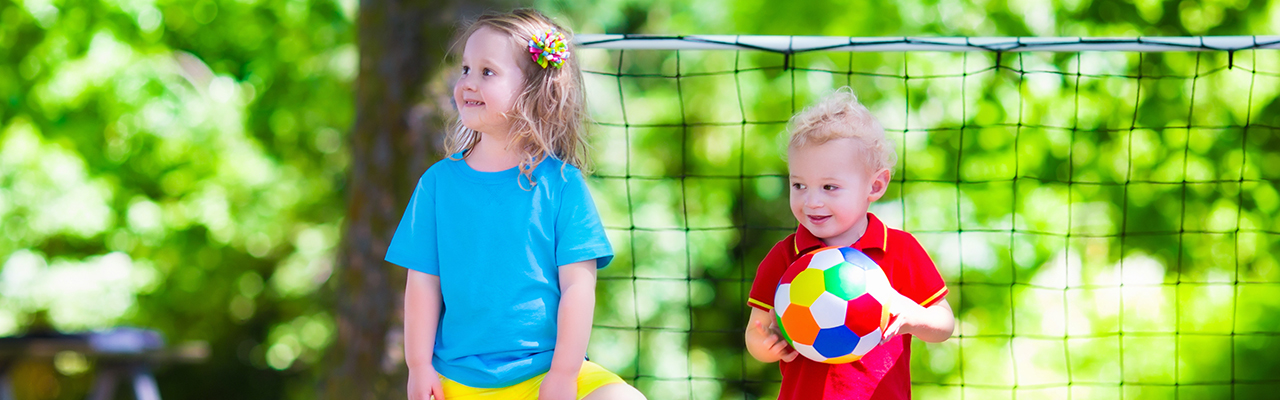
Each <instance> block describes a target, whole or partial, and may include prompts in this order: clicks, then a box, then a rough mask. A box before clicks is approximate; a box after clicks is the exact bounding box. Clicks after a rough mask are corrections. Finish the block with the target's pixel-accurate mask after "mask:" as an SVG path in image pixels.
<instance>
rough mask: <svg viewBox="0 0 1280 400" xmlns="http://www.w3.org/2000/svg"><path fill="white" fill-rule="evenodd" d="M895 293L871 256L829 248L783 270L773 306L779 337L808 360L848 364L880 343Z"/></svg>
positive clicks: (850, 249) (859, 252) (851, 249)
mask: <svg viewBox="0 0 1280 400" xmlns="http://www.w3.org/2000/svg"><path fill="white" fill-rule="evenodd" d="M896 293H897V292H896V291H895V290H894V289H893V287H892V286H890V285H889V279H888V277H886V276H885V274H884V271H883V270H881V269H880V266H879V265H876V263H875V261H872V260H871V258H870V257H867V255H866V254H863V253H862V252H861V251H859V250H857V249H854V248H852V247H827V248H823V249H819V250H815V251H813V252H811V253H809V254H805V255H804V256H802V257H800V259H798V260H796V262H794V263H792V264H791V266H790V267H787V272H786V273H784V274H783V275H782V279H781V280H780V281H779V282H778V291H777V294H776V295H775V296H774V300H773V305H774V310H775V312H776V314H777V318H778V326H779V327H781V328H782V336H783V337H784V338H786V340H787V342H788V343H791V347H792V348H795V349H796V351H798V352H800V355H803V356H805V357H807V358H809V359H810V360H814V361H818V362H823V363H827V364H844V363H851V362H854V361H857V360H858V359H861V358H862V356H864V355H866V354H867V352H869V351H871V349H874V348H875V347H876V346H877V345H879V344H880V339H881V333H882V332H884V330H885V328H888V326H889V303H890V299H891V298H892V296H894V295H895V294H896Z"/></svg>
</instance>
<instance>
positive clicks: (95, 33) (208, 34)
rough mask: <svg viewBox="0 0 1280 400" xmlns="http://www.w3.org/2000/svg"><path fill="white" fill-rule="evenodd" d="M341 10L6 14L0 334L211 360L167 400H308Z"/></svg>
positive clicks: (341, 114) (337, 96)
mask: <svg viewBox="0 0 1280 400" xmlns="http://www.w3.org/2000/svg"><path fill="white" fill-rule="evenodd" d="M354 6H355V4H354V2H347V3H331V2H307V1H288V2H262V3H259V2H240V1H209V0H204V1H197V2H186V1H163V0H162V1H155V2H152V1H144V2H114V1H90V0H64V1H37V0H27V1H21V2H19V3H12V2H0V19H2V20H3V21H4V22H3V23H0V99H4V101H5V104H6V105H5V106H4V107H0V154H3V155H0V227H3V228H2V229H0V232H3V234H0V259H3V260H2V261H0V262H3V265H4V267H3V270H2V271H0V284H2V285H3V287H4V288H5V289H4V290H3V293H4V295H3V297H0V305H2V306H0V333H3V334H12V333H17V332H20V331H23V330H26V329H27V327H28V326H30V324H32V323H36V322H37V321H33V318H35V317H36V316H37V315H47V318H48V323H50V324H51V325H52V327H53V328H56V329H60V330H68V331H75V330H83V329H94V328H103V327H109V326H113V325H121V324H123V325H137V326H145V327H149V328H154V329H157V330H159V331H161V332H163V333H164V334H165V335H166V338H167V339H168V341H169V342H171V343H177V342H185V341H205V342H208V343H209V345H210V348H211V350H212V351H211V355H210V358H209V359H208V360H207V361H205V362H204V363H201V364H197V365H193V366H183V367H175V368H172V369H168V370H166V371H162V372H161V375H160V377H159V382H160V385H161V390H162V392H163V393H165V395H166V396H167V397H176V398H263V399H275V398H282V397H286V395H287V394H288V393H294V394H299V393H301V394H303V395H304V397H309V396H310V395H309V393H310V390H311V389H310V386H309V383H308V382H307V380H306V379H290V380H282V379H280V378H283V377H298V376H307V374H308V372H307V370H308V366H310V365H311V364H313V363H315V362H316V361H318V360H319V357H320V356H321V354H322V352H323V351H324V349H325V348H326V347H327V345H328V343H329V341H330V340H331V338H332V336H333V335H334V326H333V318H332V316H331V313H330V311H329V310H328V309H327V307H326V306H325V303H326V300H324V299H323V298H320V297H317V296H318V293H320V292H318V291H317V289H319V287H320V286H321V285H323V284H324V283H325V281H326V279H327V277H328V275H329V271H330V270H331V269H332V268H333V262H334V250H335V247H336V244H337V242H338V239H339V233H340V232H339V227H340V224H341V221H342V212H343V205H342V198H341V196H340V190H341V188H342V186H343V182H342V180H343V173H344V171H345V168H347V164H348V162H347V156H346V155H345V150H344V148H345V145H344V144H343V140H344V137H345V133H344V132H345V131H346V130H347V129H348V127H349V126H351V120H352V105H351V88H350V83H351V82H352V81H353V79H354V75H355V72H356V48H355V45H354V43H353V41H354V36H353V33H352V29H351V27H352V23H353V16H354ZM76 376H77V377H83V376H84V375H83V372H82V373H81V374H78V375H76ZM73 378H74V377H73ZM81 379H83V378H81ZM73 380H74V379H73ZM63 386H64V387H63V390H61V391H60V392H57V391H55V392H57V393H55V394H56V396H54V397H58V398H75V397H83V395H84V392H83V390H85V389H86V388H85V387H81V388H80V389H74V387H75V385H71V384H67V385H63ZM81 386H85V385H81ZM69 388H70V389H69ZM37 398H51V396H50V394H49V393H44V394H43V395H39V396H37Z"/></svg>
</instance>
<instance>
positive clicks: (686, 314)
mask: <svg viewBox="0 0 1280 400" xmlns="http://www.w3.org/2000/svg"><path fill="white" fill-rule="evenodd" d="M577 40H578V42H579V47H578V50H577V53H576V54H575V56H577V57H579V59H580V60H581V61H582V62H583V67H584V71H585V79H586V82H587V96H588V100H589V102H590V106H589V108H590V112H591V116H592V118H593V122H592V131H593V138H592V146H593V150H592V151H593V153H592V156H593V157H592V160H593V163H594V167H595V169H594V173H593V175H592V176H591V177H590V178H589V181H590V184H591V186H592V189H593V194H594V195H595V199H596V202H597V206H598V207H599V209H600V212H601V215H602V217H603V218H604V222H605V225H606V228H607V231H608V234H609V236H610V239H611V241H612V243H613V244H614V246H615V251H616V252H617V253H618V256H617V258H616V260H615V261H614V263H613V265H612V266H611V267H609V268H606V269H604V270H601V272H600V280H599V296H598V299H597V306H596V319H595V329H594V330H593V334H592V343H591V346H590V352H589V355H590V356H591V358H592V360H594V361H597V362H599V363H601V364H603V365H605V366H606V367H608V368H610V369H611V370H614V371H616V372H618V373H619V374H620V375H622V376H623V377H624V378H626V379H627V380H628V381H631V382H633V383H634V384H635V385H636V386H637V387H638V388H640V389H641V390H642V391H644V392H645V393H646V394H648V395H649V396H650V398H663V399H679V398H690V399H693V398H697V399H719V398H726V399H754V398H757V397H770V396H774V395H776V393H777V387H778V380H779V376H778V372H777V366H776V365H772V364H767V365H766V364H762V363H759V362H756V361H755V360H753V359H752V358H751V357H750V355H748V354H747V352H746V350H745V348H744V346H743V331H744V328H745V326H746V321H747V316H748V315H749V313H750V309H749V307H748V306H747V294H748V292H749V290H750V286H751V282H752V279H753V277H754V276H755V271H756V267H757V265H758V264H759V262H760V260H761V259H762V258H763V257H764V255H765V253H767V252H768V250H769V249H770V248H771V247H772V245H773V244H774V243H775V242H777V241H778V240H780V239H782V238H783V237H785V236H786V235H788V234H789V233H791V232H794V230H795V228H796V221H795V219H794V218H793V217H792V216H791V213H790V211H789V206H788V191H787V186H788V185H787V167H786V163H785V161H784V159H783V156H784V149H785V136H784V130H785V127H786V121H787V119H788V118H789V117H790V116H791V115H792V114H794V113H795V112H796V111H798V110H801V109H803V108H804V107H805V106H806V105H808V104H810V103H812V102H814V101H815V100H816V99H818V98H820V97H821V96H823V95H825V94H828V93H830V92H832V91H833V90H834V89H835V88H837V87H840V86H845V85H847V86H850V87H852V88H853V90H854V92H855V93H856V94H857V95H858V97H859V99H860V100H861V101H862V102H863V103H864V104H866V105H867V107H868V108H869V109H870V110H871V111H872V112H873V113H874V114H875V115H876V116H877V117H878V118H879V119H880V120H881V122H882V123H883V124H884V126H885V128H886V130H887V133H888V135H889V137H891V138H892V139H893V140H894V141H895V142H896V146H897V151H898V155H899V162H898V165H897V166H896V168H895V170H894V174H893V182H892V184H891V185H890V188H889V194H888V195H886V196H885V197H884V198H883V199H881V200H880V201H878V202H876V203H874V204H873V205H872V207H871V212H873V213H875V214H876V215H877V216H879V217H880V218H881V219H882V220H884V221H885V223H886V224H888V225H889V226H890V227H894V228H899V229H903V230H906V231H908V232H910V233H912V234H913V235H915V237H916V238H917V239H919V240H920V242H921V244H922V245H923V246H924V247H925V249H926V250H927V251H928V252H929V253H930V254H931V256H932V257H933V259H934V261H935V263H936V264H937V266H938V269H939V271H940V272H941V274H942V276H943V278H944V279H945V280H946V282H947V285H948V287H949V288H950V289H951V293H950V295H949V296H948V300H949V301H950V303H951V305H952V306H953V307H954V309H955V315H956V318H957V320H958V324H957V329H956V332H955V335H954V336H953V337H952V338H951V339H950V340H948V341H946V342H944V343H941V344H924V343H922V342H921V341H919V340H916V341H914V347H913V349H912V357H911V364H912V365H911V371H912V381H913V392H914V393H915V394H916V395H917V396H919V397H921V398H930V399H935V398H947V399H960V398H970V399H987V398H1036V399H1052V398H1063V399H1068V398H1077V399H1135V398H1151V399H1169V398H1186V399H1201V398H1231V397H1243V398H1254V397H1268V396H1271V395H1274V393H1277V392H1278V391H1280V379H1277V378H1276V376H1280V375H1277V373H1278V372H1280V357H1277V356H1275V354H1278V353H1280V263H1278V262H1277V254H1280V190H1278V189H1280V187H1278V183H1280V98H1278V95H1280V51H1277V49H1280V37H1278V36H1270V37H1264V36H1258V37H1184V38H1126V39H1082V38H1034V39H1032V38H929V39H924V38H830V37H776V36H764V37H761V36H756V37H748V36H682V37H653V36H622V35H579V36H578V38H577Z"/></svg>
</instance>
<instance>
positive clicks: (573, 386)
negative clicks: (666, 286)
mask: <svg viewBox="0 0 1280 400" xmlns="http://www.w3.org/2000/svg"><path fill="white" fill-rule="evenodd" d="M576 398H578V377H577V376H574V375H570V374H566V373H562V372H557V371H556V370H551V371H548V372H547V375H546V376H543V377H542V385H540V386H539V387H538V399H540V400H573V399H576Z"/></svg>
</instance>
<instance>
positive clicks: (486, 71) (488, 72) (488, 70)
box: [484, 68, 495, 76]
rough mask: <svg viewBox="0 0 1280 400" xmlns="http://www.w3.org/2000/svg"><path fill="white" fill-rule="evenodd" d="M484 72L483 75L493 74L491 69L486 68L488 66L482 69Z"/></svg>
mask: <svg viewBox="0 0 1280 400" xmlns="http://www.w3.org/2000/svg"><path fill="white" fill-rule="evenodd" d="M484 74H485V75H490V76H491V75H495V74H494V73H493V70H491V69H488V68H485V69H484Z"/></svg>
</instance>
